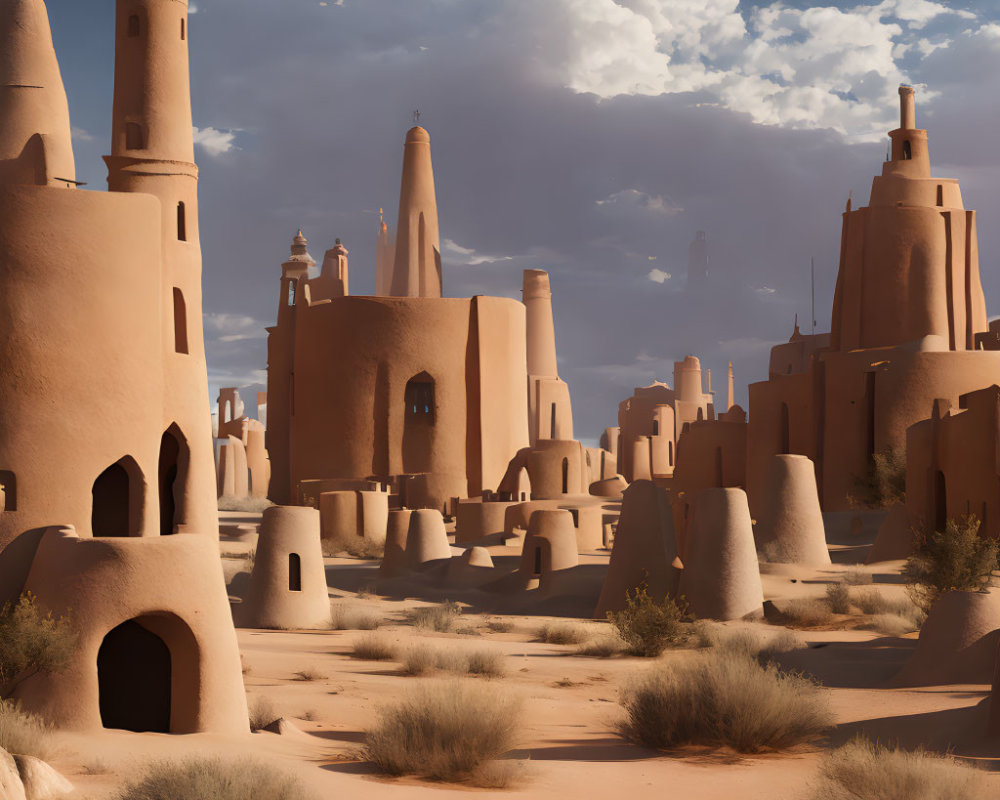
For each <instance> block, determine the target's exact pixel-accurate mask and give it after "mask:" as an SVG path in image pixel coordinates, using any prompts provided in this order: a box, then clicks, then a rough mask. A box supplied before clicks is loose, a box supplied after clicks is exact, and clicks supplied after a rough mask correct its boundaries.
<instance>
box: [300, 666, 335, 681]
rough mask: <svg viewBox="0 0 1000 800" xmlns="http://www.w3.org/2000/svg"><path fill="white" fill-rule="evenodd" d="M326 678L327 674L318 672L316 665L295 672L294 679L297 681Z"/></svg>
mask: <svg viewBox="0 0 1000 800" xmlns="http://www.w3.org/2000/svg"><path fill="white" fill-rule="evenodd" d="M326 678H327V674H326V673H325V672H320V671H319V670H318V669H316V667H306V668H305V669H300V670H299V671H298V672H296V673H295V679H296V680H299V681H322V680H326Z"/></svg>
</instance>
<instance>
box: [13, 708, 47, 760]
mask: <svg viewBox="0 0 1000 800" xmlns="http://www.w3.org/2000/svg"><path fill="white" fill-rule="evenodd" d="M51 733H52V731H51V728H49V726H48V725H47V724H46V723H45V722H44V721H43V720H42V719H41V718H40V717H37V716H35V715H34V714H31V713H29V712H27V711H25V710H24V709H22V708H21V707H20V706H19V705H18V704H17V703H16V702H15V701H13V700H0V748H3V749H4V750H6V751H7V752H8V753H16V754H17V755H21V756H35V757H36V758H40V759H42V760H45V759H46V758H48V757H49V755H50V754H51V751H52V748H51V741H52V738H51Z"/></svg>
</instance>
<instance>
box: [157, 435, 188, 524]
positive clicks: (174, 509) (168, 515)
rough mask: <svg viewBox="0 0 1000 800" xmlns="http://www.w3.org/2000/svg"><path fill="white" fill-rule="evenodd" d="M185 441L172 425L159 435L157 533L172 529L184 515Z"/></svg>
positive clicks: (186, 456)
mask: <svg viewBox="0 0 1000 800" xmlns="http://www.w3.org/2000/svg"><path fill="white" fill-rule="evenodd" d="M189 458H190V456H189V453H188V445H187V440H186V439H185V438H184V434H182V433H181V431H180V428H178V427H177V425H176V424H174V425H171V426H170V427H169V428H168V429H167V430H166V432H164V434H163V436H162V437H161V438H160V461H159V467H158V470H157V472H158V484H159V497H160V536H169V535H170V534H172V533H175V532H176V529H177V525H178V523H180V522H181V521H182V520H183V518H184V513H183V504H184V482H185V479H186V477H187V468H188V461H189Z"/></svg>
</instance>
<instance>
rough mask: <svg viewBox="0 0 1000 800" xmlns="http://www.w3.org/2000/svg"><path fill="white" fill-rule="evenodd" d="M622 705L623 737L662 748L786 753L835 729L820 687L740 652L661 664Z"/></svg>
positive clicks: (633, 688)
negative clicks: (623, 713)
mask: <svg viewBox="0 0 1000 800" xmlns="http://www.w3.org/2000/svg"><path fill="white" fill-rule="evenodd" d="M622 705H623V706H624V708H625V712H626V719H625V720H623V721H622V722H621V724H620V725H619V732H620V733H621V735H622V736H623V737H625V738H626V739H628V740H629V741H632V742H635V743H637V744H641V745H644V746H646V747H652V748H656V749H664V748H671V747H678V746H681V745H686V744H696V745H709V746H716V747H721V746H728V747H732V748H733V749H734V750H737V751H739V752H741V753H759V752H763V751H768V750H782V749H785V748H788V747H792V746H794V745H796V744H799V743H801V742H805V741H809V740H811V739H813V738H815V737H816V736H818V735H819V734H821V733H822V732H823V731H824V730H826V729H827V728H828V727H829V726H830V725H831V724H833V714H832V712H831V711H830V707H829V704H828V702H827V697H826V695H825V694H824V692H823V690H822V689H821V688H820V687H819V686H817V685H816V684H815V683H813V682H812V681H810V680H807V679H806V678H803V677H801V676H799V675H793V674H786V673H783V672H781V671H780V670H779V669H778V668H777V667H776V666H775V665H773V664H769V665H767V666H761V665H760V664H759V663H758V662H757V661H754V660H752V659H750V658H747V657H746V656H744V655H742V654H740V653H733V652H730V653H701V654H698V656H697V657H696V658H695V659H692V660H691V661H687V662H683V663H681V664H679V665H675V664H671V665H670V666H669V667H667V666H666V665H663V666H659V665H658V666H656V667H654V668H652V669H650V670H648V671H647V672H646V673H645V674H644V675H642V676H641V677H640V678H638V679H637V680H636V681H635V682H634V683H633V684H632V685H631V686H629V687H628V688H626V690H625V691H624V693H623V697H622Z"/></svg>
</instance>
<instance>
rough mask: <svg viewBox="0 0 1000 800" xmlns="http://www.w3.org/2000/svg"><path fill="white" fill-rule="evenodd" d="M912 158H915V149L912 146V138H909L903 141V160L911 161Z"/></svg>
mask: <svg viewBox="0 0 1000 800" xmlns="http://www.w3.org/2000/svg"><path fill="white" fill-rule="evenodd" d="M911 158H913V150H912V148H911V147H910V140H909V139H907V140H906V141H905V142H903V160H904V161H909V160H910V159H911Z"/></svg>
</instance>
